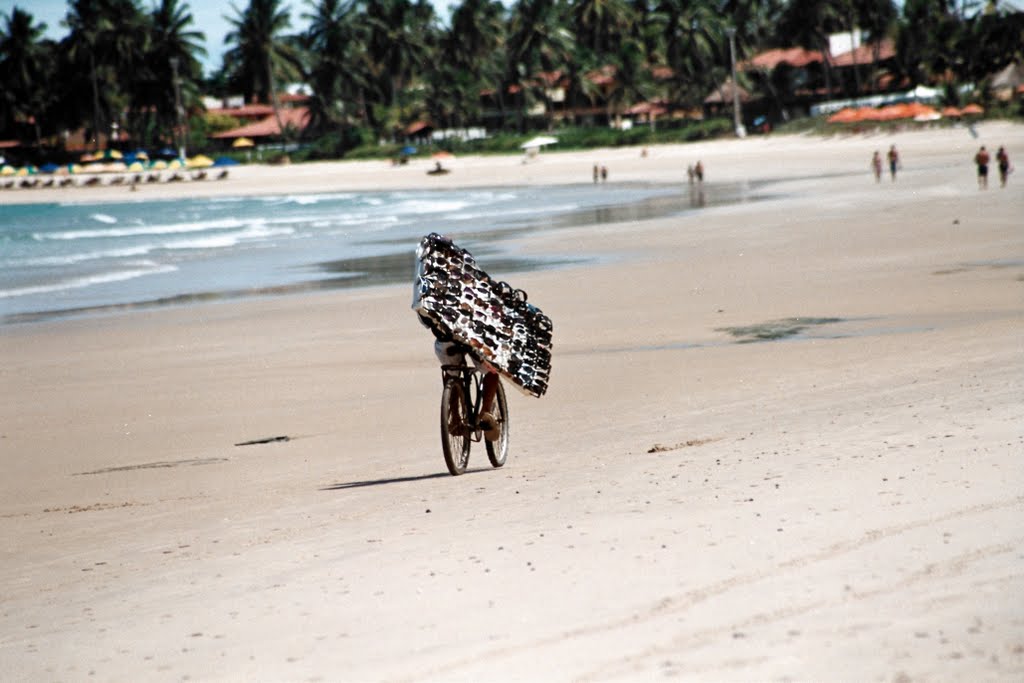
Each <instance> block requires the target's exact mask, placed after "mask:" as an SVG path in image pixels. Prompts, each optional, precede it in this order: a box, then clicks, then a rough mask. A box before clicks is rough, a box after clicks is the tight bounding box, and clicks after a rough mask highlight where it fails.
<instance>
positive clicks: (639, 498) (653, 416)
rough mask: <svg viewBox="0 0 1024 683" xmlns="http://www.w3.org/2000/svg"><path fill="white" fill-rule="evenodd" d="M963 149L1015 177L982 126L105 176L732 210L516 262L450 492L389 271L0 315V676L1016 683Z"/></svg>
mask: <svg viewBox="0 0 1024 683" xmlns="http://www.w3.org/2000/svg"><path fill="white" fill-rule="evenodd" d="M892 144H895V145H896V146H897V148H898V149H899V150H900V152H901V155H902V160H903V163H902V168H901V170H900V171H899V175H898V178H897V181H896V182H891V181H890V180H889V178H888V177H884V178H883V180H882V182H881V183H876V182H875V180H874V178H873V177H872V176H871V171H870V169H869V161H870V158H871V153H872V152H873V151H874V150H875V149H879V150H881V151H882V152H883V154H884V152H885V150H887V149H888V147H889V146H890V145H892ZM980 144H986V145H987V146H988V147H989V149H995V148H996V147H998V146H999V145H1006V146H1007V148H1008V150H1009V152H1010V155H1011V159H1013V160H1014V161H1015V163H1017V164H1018V165H1019V164H1021V163H1024V126H1020V125H1012V124H1009V123H1002V122H984V123H981V124H979V126H978V128H977V137H974V136H972V135H971V134H970V132H969V130H968V129H967V128H963V127H961V128H951V129H934V130H924V131H907V132H900V133H886V134H876V135H851V136H836V137H833V138H822V137H815V136H775V137H767V138H749V139H745V140H726V141H715V142H705V143H698V144H693V145H679V146H655V147H651V148H650V149H649V150H648V154H647V156H646V157H642V156H641V153H640V150H639V149H637V148H622V149H614V150H594V151H588V152H574V153H557V152H554V151H551V152H548V151H545V152H543V153H542V154H541V157H540V159H539V160H537V161H535V162H533V163H529V164H524V163H522V159H521V158H517V157H467V158H460V159H458V160H457V161H456V162H455V165H454V167H453V172H452V173H451V174H449V175H446V176H440V177H434V176H429V175H427V174H426V170H427V169H428V168H429V165H428V164H427V163H425V162H424V163H422V164H419V163H413V164H411V165H409V166H405V167H390V166H388V165H386V164H384V163H382V162H357V163H356V162H353V163H334V164H309V165H301V166H300V165H297V166H292V167H286V168H271V167H244V168H238V169H232V172H231V176H230V177H229V178H228V179H227V180H224V181H210V180H207V181H203V182H195V183H180V184H169V185H163V184H162V185H159V186H156V185H153V186H145V187H141V188H139V190H137V192H136V193H135V194H136V195H145V196H147V197H149V196H167V197H173V196H185V195H188V196H197V195H198V194H199V193H218V192H219V193H237V194H246V193H254V194H259V193H267V192H282V191H289V192H320V191H337V190H344V189H351V190H371V189H372V190H379V189H391V188H432V187H438V188H444V187H474V186H501V185H510V186H511V185H531V186H537V187H538V188H543V186H545V185H549V184H552V183H567V182H590V177H591V175H590V174H591V168H592V167H593V165H594V164H595V163H599V164H605V165H607V167H608V169H609V183H616V182H671V183H678V184H679V188H680V192H682V193H693V194H692V196H693V198H694V201H695V202H698V203H699V202H700V201H702V200H701V196H700V193H701V191H703V192H705V193H706V194H707V195H713V193H714V192H715V191H716V187H717V186H718V185H717V184H718V183H730V184H741V185H743V184H749V185H751V186H752V187H756V188H757V193H756V195H757V196H756V201H755V200H754V198H752V200H751V201H746V202H741V203H736V204H730V205H724V206H714V205H711V204H713V202H712V201H709V202H708V203H709V205H708V206H707V208H705V209H702V210H701V211H698V212H694V213H692V214H687V215H684V216H680V217H675V218H663V219H657V220H646V221H636V222H628V223H621V224H612V225H609V224H603V225H600V226H582V227H578V228H571V229H566V230H561V231H556V232H552V233H550V234H546V235H545V236H543V237H531V238H529V239H522V240H521V241H520V242H519V243H518V244H516V245H515V247H516V249H517V250H518V251H519V252H520V253H522V254H523V255H531V254H534V255H570V256H574V257H583V258H587V259H589V260H588V264H587V265H582V266H573V267H566V268H562V269H557V270H546V271H540V272H532V273H516V274H514V275H509V276H508V279H509V280H510V281H511V282H512V283H513V284H514V285H516V286H517V287H521V288H523V289H525V290H526V291H528V292H529V294H530V300H531V301H532V302H535V303H536V304H537V305H538V306H540V307H541V308H542V309H543V310H544V311H545V312H546V313H547V314H549V315H550V317H551V318H552V320H553V321H554V325H555V332H554V359H553V372H552V377H551V384H550V389H549V392H548V394H547V395H546V396H545V397H544V398H542V399H539V400H537V399H532V398H528V397H525V396H523V395H520V394H519V393H517V392H514V391H510V392H509V403H510V405H509V408H510V413H511V418H512V425H511V430H512V431H511V451H510V456H509V461H508V464H507V465H506V466H505V467H504V468H502V469H499V470H494V469H491V468H490V466H489V464H488V462H487V459H486V457H485V455H484V453H483V449H482V448H478V449H474V453H473V456H472V457H471V461H470V467H471V469H472V471H471V472H469V473H467V474H466V475H464V476H461V477H451V476H450V475H448V473H447V470H446V469H445V465H444V461H443V459H442V455H441V449H440V443H439V438H438V403H439V396H440V388H441V386H440V374H439V372H438V369H437V364H436V361H435V359H434V356H433V352H432V349H431V341H432V340H431V337H430V335H429V333H428V332H427V331H425V330H424V329H423V328H421V327H420V326H419V325H418V324H417V322H416V320H415V317H414V315H413V313H412V312H411V311H410V310H409V301H410V295H411V291H410V290H411V286H410V285H402V286H387V287H376V288H365V289H356V290H346V291H328V292H316V293H308V294H302V295H292V296H283V297H267V298H253V299H246V300H236V301H226V302H223V301H222V302H216V303H209V304H200V305H192V306H181V307H164V308H151V309H145V310H140V311H131V312H117V313H111V314H106V315H97V316H89V317H81V318H74V319H62V320H48V321H43V322H34V323H23V324H10V325H4V326H0V357H2V358H3V359H4V362H3V363H2V364H0V384H2V386H3V392H2V394H0V454H2V461H3V463H4V469H5V473H4V476H3V477H2V480H0V532H2V533H0V535H2V538H3V539H4V543H3V546H2V556H0V557H2V562H0V592H2V596H3V597H2V607H0V662H3V670H4V678H5V679H6V680H17V681H80V680H90V681H130V680H146V681H171V680H204V681H207V680H208V681H254V680H259V681H650V680H666V679H667V680H673V679H675V680H683V681H754V680H757V681H775V680H785V681H885V682H889V681H892V682H899V683H909V682H912V681H1013V680H1021V679H1024V597H1022V596H1024V461H1022V459H1021V455H1022V453H1024V341H1022V340H1024V336H1022V332H1024V229H1022V226H1024V223H1022V216H1024V178H1022V177H1021V174H1020V173H1016V174H1013V175H1012V176H1011V178H1010V182H1009V185H1008V187H1006V188H1004V189H1001V188H1000V187H999V183H998V177H997V176H995V175H993V176H992V177H991V178H990V181H989V189H988V190H987V191H980V190H979V189H978V187H977V184H976V182H975V175H974V168H973V166H972V164H971V158H972V156H973V154H974V151H975V150H976V149H977V147H978V146H979V145H980ZM698 159H700V160H701V161H703V163H704V165H705V167H706V168H707V183H706V185H705V187H704V188H703V190H701V188H698V187H691V186H690V185H688V184H687V182H686V166H687V165H688V164H690V163H694V162H695V161H697V160H698ZM128 193H129V190H128V189H127V188H123V187H122V188H106V187H100V188H89V189H86V188H64V189H63V190H57V189H51V190H17V191H4V192H2V193H0V204H3V203H10V202H27V201H33V202H34V201H50V202H52V201H77V200H81V201H111V200H112V199H113V198H114V196H115V195H120V196H122V197H125V198H128V197H129V196H130V195H129V194H128ZM175 193H179V194H177V195H175ZM705 199H713V196H710V197H705ZM0 210H2V208H0ZM454 237H455V238H456V241H457V240H458V235H455V236H454ZM414 247H415V245H414V244H410V249H413V248H414ZM480 265H481V266H482V267H483V268H484V269H488V264H487V263H486V262H485V261H484V262H481V264H480ZM488 270H490V269H488ZM491 274H492V275H494V276H496V277H505V275H504V274H503V273H501V272H500V271H493V272H491ZM410 281H411V274H410ZM791 333H792V334H791ZM758 335H762V336H767V337H778V338H771V339H760V338H759V337H758ZM274 437H288V438H287V440H284V439H279V440H274V441H270V442H269V443H263V444H254V445H236V444H241V443H244V442H247V441H253V440H261V439H272V438H274Z"/></svg>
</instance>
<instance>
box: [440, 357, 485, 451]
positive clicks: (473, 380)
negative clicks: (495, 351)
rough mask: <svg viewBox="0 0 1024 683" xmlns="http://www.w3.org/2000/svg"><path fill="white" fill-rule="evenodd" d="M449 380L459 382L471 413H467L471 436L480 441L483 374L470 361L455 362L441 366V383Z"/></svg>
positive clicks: (481, 434) (481, 436)
mask: <svg viewBox="0 0 1024 683" xmlns="http://www.w3.org/2000/svg"><path fill="white" fill-rule="evenodd" d="M448 382H459V383H460V385H461V388H462V391H463V395H464V396H466V404H467V407H468V408H469V414H468V415H466V426H467V427H469V429H470V434H469V438H470V440H471V441H474V442H477V443H479V442H480V440H481V439H482V438H483V432H482V431H481V430H480V427H479V424H478V423H479V418H480V408H481V406H482V404H483V400H484V392H483V386H482V385H483V374H482V373H481V372H480V371H479V370H477V369H476V368H475V367H473V366H471V365H469V364H468V363H455V364H450V365H442V366H441V385H442V386H444V385H445V384H447V383H448Z"/></svg>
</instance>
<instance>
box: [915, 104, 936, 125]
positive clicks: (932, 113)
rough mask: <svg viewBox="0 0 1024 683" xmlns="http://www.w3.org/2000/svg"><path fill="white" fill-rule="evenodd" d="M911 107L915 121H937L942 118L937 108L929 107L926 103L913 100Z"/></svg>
mask: <svg viewBox="0 0 1024 683" xmlns="http://www.w3.org/2000/svg"><path fill="white" fill-rule="evenodd" d="M913 108H914V120H915V121H938V120H939V119H941V118H942V114H940V113H939V110H938V109H936V108H935V107H929V106H928V105H927V104H921V103H919V102H915V103H914V105H913Z"/></svg>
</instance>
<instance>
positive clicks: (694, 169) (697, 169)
mask: <svg viewBox="0 0 1024 683" xmlns="http://www.w3.org/2000/svg"><path fill="white" fill-rule="evenodd" d="M686 174H687V175H688V176H690V184H691V185H693V182H694V181H697V182H698V183H703V182H704V164H702V163H701V162H699V161H698V162H697V163H696V164H694V165H693V166H689V167H687V169H686Z"/></svg>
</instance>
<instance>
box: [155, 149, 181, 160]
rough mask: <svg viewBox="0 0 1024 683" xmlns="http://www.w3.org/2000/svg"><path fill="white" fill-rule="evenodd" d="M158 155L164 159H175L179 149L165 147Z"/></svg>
mask: <svg viewBox="0 0 1024 683" xmlns="http://www.w3.org/2000/svg"><path fill="white" fill-rule="evenodd" d="M156 155H157V156H158V157H162V158H164V159H175V158H177V156H178V152H177V150H173V149H171V148H170V147H164V148H163V149H161V150H160V151H159V152H157V153H156Z"/></svg>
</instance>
